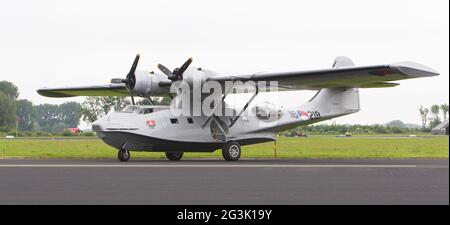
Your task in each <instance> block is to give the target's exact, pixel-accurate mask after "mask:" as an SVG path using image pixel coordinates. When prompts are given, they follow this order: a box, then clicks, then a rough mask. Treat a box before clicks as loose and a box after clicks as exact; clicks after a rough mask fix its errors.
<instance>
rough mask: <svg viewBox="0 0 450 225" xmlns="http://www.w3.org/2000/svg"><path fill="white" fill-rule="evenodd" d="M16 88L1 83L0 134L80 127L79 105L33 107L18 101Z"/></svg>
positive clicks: (23, 100)
mask: <svg viewBox="0 0 450 225" xmlns="http://www.w3.org/2000/svg"><path fill="white" fill-rule="evenodd" d="M18 97H19V89H18V88H17V86H16V85H14V84H13V83H11V82H9V81H0V131H1V132H11V131H16V130H18V131H27V132H40V131H42V132H63V131H64V129H66V128H69V127H77V126H78V125H79V124H80V118H81V104H80V103H77V102H65V103H63V104H59V105H54V104H39V105H34V104H33V103H32V102H31V101H29V100H27V99H18Z"/></svg>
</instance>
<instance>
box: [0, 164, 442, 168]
mask: <svg viewBox="0 0 450 225" xmlns="http://www.w3.org/2000/svg"><path fill="white" fill-rule="evenodd" d="M7 167H9V168H448V166H427V165H423V166H418V165H376V164H375V165H339V164H337V165H331V164H330V165H321V164H317V165H313V164H304V165H295V164H288V165H273V164H258V165H237V164H234V165H226V164H216V165H203V164H191V165H180V164H176V165H170V164H148V165H147V164H139V165H136V164H134V165H133V164H129V165H119V164H114V165H104V164H0V168H7Z"/></svg>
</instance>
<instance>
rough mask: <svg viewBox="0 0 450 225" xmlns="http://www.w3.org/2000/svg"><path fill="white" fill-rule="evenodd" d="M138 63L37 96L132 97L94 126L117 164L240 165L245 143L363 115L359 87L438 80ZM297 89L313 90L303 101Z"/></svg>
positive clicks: (342, 62)
mask: <svg viewBox="0 0 450 225" xmlns="http://www.w3.org/2000/svg"><path fill="white" fill-rule="evenodd" d="M139 58H140V55H139V54H138V55H137V56H136V57H135V59H134V62H133V64H132V66H131V69H130V71H129V72H128V74H127V75H126V76H125V78H113V79H111V81H110V83H108V84H105V85H87V86H74V87H59V88H48V87H44V88H40V89H38V90H37V92H38V93H39V94H40V95H42V96H46V97H54V98H55V97H56V98H64V97H75V96H124V97H130V98H131V102H132V104H131V105H128V106H126V107H125V108H124V109H123V110H121V111H117V112H116V111H111V112H109V113H108V114H106V115H105V116H103V117H101V118H100V119H98V120H97V121H95V122H94V123H92V129H93V130H94V131H95V132H96V134H97V136H98V137H99V138H101V139H102V140H103V141H104V142H105V143H106V144H108V145H110V146H113V147H114V148H116V149H118V159H119V160H120V161H123V162H125V161H128V160H129V159H130V151H152V152H165V155H166V157H167V159H169V160H180V159H181V158H182V157H183V153H184V152H214V151H216V150H219V149H220V150H221V151H222V155H223V158H224V159H225V160H226V161H236V160H239V158H240V157H241V146H245V145H252V144H257V143H263V142H271V141H276V137H277V133H278V132H282V131H284V130H288V129H292V128H295V127H298V126H305V125H309V124H313V123H317V122H320V121H324V120H330V119H333V118H336V117H341V116H345V115H349V114H352V113H356V112H358V111H360V100H359V89H361V88H388V87H395V86H397V85H399V84H398V83H395V82H394V81H399V80H404V79H413V78H426V77H433V76H437V75H439V73H438V72H436V71H435V70H433V69H431V68H429V67H426V66H424V65H421V64H418V63H414V62H399V63H392V64H378V65H370V66H355V65H354V63H353V62H352V60H350V59H349V58H348V57H344V56H340V57H337V58H336V59H335V60H334V62H333V64H332V67H331V68H328V69H318V70H307V71H291V72H258V73H254V74H223V73H217V72H214V71H212V70H208V69H204V68H200V67H195V66H193V65H191V63H192V61H193V60H192V58H189V59H188V60H187V61H186V62H185V63H184V64H183V65H182V66H181V67H179V68H176V69H174V70H170V69H168V68H167V67H166V66H163V65H162V64H158V65H157V68H158V69H159V71H158V72H154V71H145V70H137V67H138V62H139ZM299 90H312V91H316V93H315V95H314V96H313V97H312V98H311V99H310V100H309V101H307V102H304V103H299V102H297V100H296V99H295V96H296V95H297V93H298V91H299ZM281 91H296V92H293V94H291V95H290V96H291V97H290V98H292V99H290V100H291V101H289V104H287V103H284V104H283V105H282V104H280V101H279V99H277V97H273V96H275V95H276V94H277V93H278V92H281ZM419 91H420V90H419ZM298 95H300V94H298ZM164 96H170V97H171V98H172V100H171V104H170V105H167V106H165V105H136V104H135V100H134V98H135V97H140V98H148V99H149V100H150V102H152V101H151V99H152V98H155V97H164ZM233 96H234V97H233ZM230 99H231V100H230ZM232 99H234V101H232ZM236 99H238V100H239V101H236ZM258 99H259V100H258ZM384 101H389V100H388V99H385V100H384Z"/></svg>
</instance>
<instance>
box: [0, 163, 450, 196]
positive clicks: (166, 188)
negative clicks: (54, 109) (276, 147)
mask: <svg viewBox="0 0 450 225" xmlns="http://www.w3.org/2000/svg"><path fill="white" fill-rule="evenodd" d="M0 204H449V161H448V159H447V160H283V159H274V160H251V159H247V160H245V159H244V160H240V161H238V162H225V161H222V160H182V161H179V162H170V161H165V160H132V161H129V162H126V163H121V162H117V161H116V160H18V159H3V160H0Z"/></svg>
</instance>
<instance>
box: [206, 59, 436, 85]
mask: <svg viewBox="0 0 450 225" xmlns="http://www.w3.org/2000/svg"><path fill="white" fill-rule="evenodd" d="M437 75H439V73H438V72H436V71H434V70H433V69H431V68H428V67H426V66H423V65H420V64H417V63H413V62H401V63H395V64H388V65H376V66H360V67H340V68H332V69H324V70H311V71H297V72H280V73H257V74H253V75H242V76H216V77H211V78H209V79H208V80H214V81H219V82H225V81H243V82H245V81H255V82H257V81H277V82H278V88H279V89H281V90H318V89H321V88H337V87H343V88H352V87H357V88H380V87H393V86H396V85H398V84H396V83H392V82H391V81H396V80H404V79H411V78H420V77H431V76H437Z"/></svg>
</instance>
